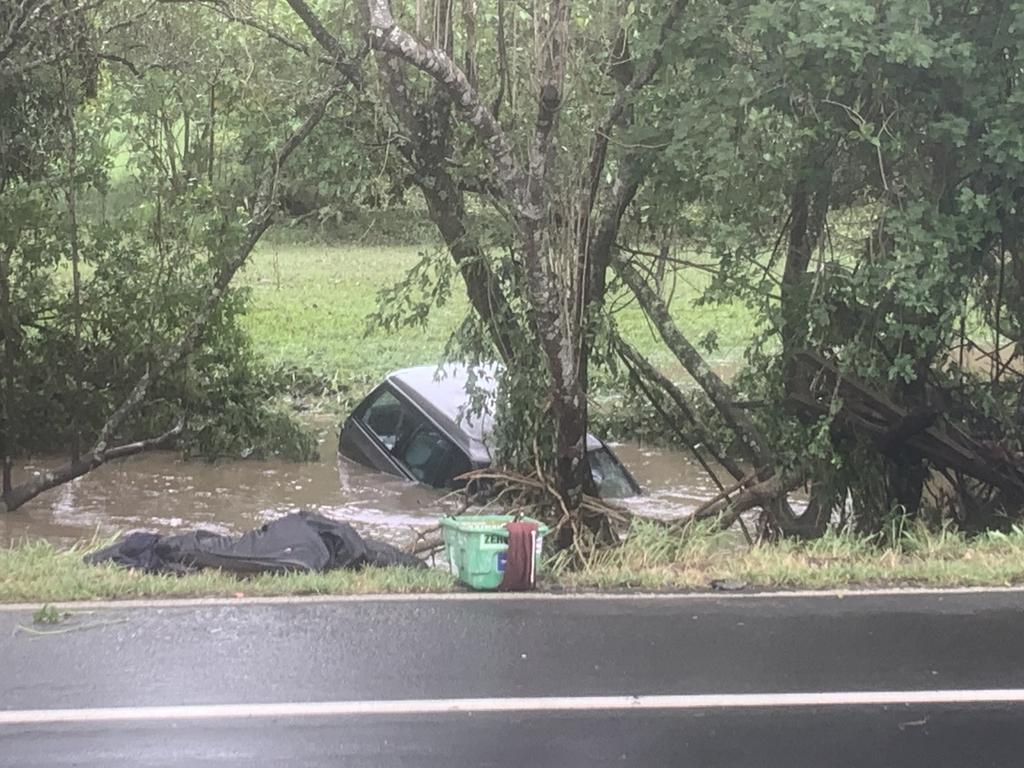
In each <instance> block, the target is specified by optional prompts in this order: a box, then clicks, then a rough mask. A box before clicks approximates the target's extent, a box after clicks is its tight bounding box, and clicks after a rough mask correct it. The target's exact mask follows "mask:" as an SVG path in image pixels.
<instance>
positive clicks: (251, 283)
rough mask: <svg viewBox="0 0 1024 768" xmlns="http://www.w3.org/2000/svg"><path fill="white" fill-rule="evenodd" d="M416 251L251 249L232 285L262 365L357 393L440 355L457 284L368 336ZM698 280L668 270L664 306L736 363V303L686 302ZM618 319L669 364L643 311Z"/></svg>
mask: <svg viewBox="0 0 1024 768" xmlns="http://www.w3.org/2000/svg"><path fill="white" fill-rule="evenodd" d="M422 250H423V249H421V248H415V247H360V246H350V245H312V244H311V245H276V244H274V243H265V244H263V245H261V246H260V248H259V250H258V251H257V252H256V253H255V254H254V255H253V258H252V261H251V263H250V264H249V265H248V266H247V267H246V270H245V272H244V273H243V274H242V275H241V276H240V279H239V284H240V285H244V286H247V287H249V288H250V289H251V291H252V300H251V303H250V308H249V310H248V312H247V314H246V316H245V318H244V325H245V327H246V328H247V330H248V331H249V332H250V334H251V336H252V339H253V342H254V344H255V346H256V349H257V351H258V352H259V353H260V354H261V355H262V356H263V357H264V358H265V359H266V360H267V361H268V362H269V363H271V364H273V365H281V366H285V367H289V368H296V369H299V370H301V371H305V372H307V373H309V374H311V375H312V376H315V377H317V378H319V379H322V380H324V381H325V382H329V383H331V384H333V385H335V386H341V387H350V388H352V389H354V390H360V389H365V388H366V387H369V386H371V385H372V383H373V382H375V381H377V380H378V379H379V378H380V377H381V376H382V375H383V374H385V373H386V372H388V371H390V370H394V369H396V368H401V367H405V366H411V365H422V364H433V363H437V362H439V361H440V360H441V358H442V356H443V351H444V347H445V343H446V341H447V340H448V337H449V335H450V334H451V333H452V331H454V330H455V328H456V327H457V326H458V324H459V322H460V320H461V319H462V317H463V316H464V315H465V312H466V309H467V302H466V299H465V296H464V294H463V293H462V286H461V284H460V283H458V282H456V284H455V285H454V286H453V300H452V301H451V302H449V303H448V304H446V305H445V306H444V307H442V308H440V309H436V310H434V312H433V313H432V314H431V317H430V318H429V320H428V322H427V324H426V326H425V327H423V328H409V329H403V330H401V331H400V332H396V333H393V334H388V333H386V332H383V331H376V332H373V333H367V330H366V328H367V323H366V321H367V318H368V317H369V316H370V314H372V313H373V312H374V310H375V309H376V307H377V294H378V292H379V291H380V290H381V289H383V288H385V287H388V286H390V285H392V284H394V283H395V282H396V281H397V280H399V279H400V278H401V277H402V276H403V274H405V272H406V270H408V269H409V268H410V267H411V266H413V264H415V263H416V261H417V260H418V259H419V253H420V252H421V251H422ZM703 285H704V277H703V275H701V274H700V273H696V274H689V273H681V274H679V275H678V276H677V285H676V290H675V294H674V301H673V305H672V308H673V312H674V314H675V316H676V319H677V320H678V322H679V324H680V327H681V328H682V329H683V330H684V332H686V333H688V334H690V337H691V339H693V340H697V339H699V338H701V337H703V336H704V335H705V334H707V333H708V332H709V331H712V330H713V331H715V332H716V333H717V334H718V337H719V344H720V347H721V348H720V350H719V351H718V352H716V354H715V355H712V356H711V361H712V362H713V363H717V364H720V365H724V366H729V365H732V364H735V362H736V361H737V360H738V359H739V357H740V356H741V354H742V348H743V345H744V343H745V342H746V341H747V340H748V339H749V338H750V335H751V333H752V329H751V327H750V317H751V316H750V314H749V313H748V312H747V310H746V309H745V308H744V307H742V306H740V305H730V306H718V307H694V306H693V301H694V299H695V298H696V297H697V296H698V295H699V292H700V290H701V289H702V287H703ZM618 304H622V305H623V309H622V310H621V311H620V312H619V313H618V315H617V317H618V322H619V325H620V328H621V329H622V332H623V334H624V335H625V336H626V338H628V339H630V340H631V341H632V342H633V343H635V344H636V345H637V346H638V347H639V348H640V349H641V350H642V351H643V352H644V353H645V354H647V355H649V356H650V357H651V358H652V359H653V360H654V361H655V362H656V363H657V364H658V365H659V366H661V367H663V368H664V369H666V370H668V371H672V370H675V365H674V362H673V359H672V356H671V354H670V353H669V352H668V350H667V349H665V347H664V345H663V344H661V342H660V341H659V340H658V339H656V338H655V337H654V335H653V333H652V332H651V330H650V328H649V326H648V324H647V322H646V320H645V318H644V316H643V313H642V312H641V311H640V310H639V309H638V308H637V307H636V306H635V305H632V304H628V302H625V301H624V300H620V301H619V302H616V306H618Z"/></svg>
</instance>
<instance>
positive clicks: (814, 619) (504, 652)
mask: <svg viewBox="0 0 1024 768" xmlns="http://www.w3.org/2000/svg"><path fill="white" fill-rule="evenodd" d="M1022 607H1024V593H1020V592H995V593H976V594H951V593H945V594H915V595H877V596H852V595H848V596H844V597H842V598H841V599H840V598H838V597H835V596H819V597H782V596H764V597H742V596H741V597H697V598H694V597H677V598H655V599H643V598H612V599H605V598H596V597H594V598H550V599H548V598H542V599H537V598H531V599H515V598H512V599H509V598H504V599H455V600H439V599H430V598H426V599H418V600H415V599H397V600H395V599H391V600H372V599H371V600H348V601H306V602H301V603H294V604H282V603H278V602H258V603H251V604H235V605H232V604H223V603H222V604H204V605H200V606H170V607H168V606H163V607H160V606H158V607H112V608H101V609H94V610H92V611H91V612H85V611H79V612H77V613H74V615H72V616H71V618H70V619H68V620H67V622H65V623H64V624H61V625H58V626H56V627H53V628H43V627H38V626H34V625H32V623H31V618H32V616H31V610H28V609H26V610H22V611H13V610H3V611H0V659H2V661H3V669H4V673H3V675H2V676H0V745H2V749H0V765H4V766H6V765H10V766H33V765H40V766H41V765H88V766H93V765H95V766H100V765H103V766H106V765H114V764H126V765H133V766H135V765H145V766H148V765H186V764H187V765H213V764H217V765H247V766H251V765H280V764H282V763H284V762H287V761H294V764H295V765H358V766H363V765H365V766H382V767H384V766H405V765H410V766H412V765H416V766H419V765H423V766H434V765H438V766H441V765H445V766H477V765H493V766H502V767H503V766H519V765H531V766H535V765H552V766H575V765H580V766H594V765H639V766H662V765H665V766H669V765H671V766H679V765H695V766H717V765H722V766H734V765H744V766H745V765H749V766H776V765H777V766H783V765H785V766H787V767H789V766H803V765H808V766H811V765H813V766H847V765H849V766H869V765H878V766H895V765H899V766H929V768H931V767H932V766H972V767H973V766H1003V765H1006V766H1016V765H1020V764H1021V760H1020V755H1021V754H1022V753H1024V752H1022V749H1024V729H1022V728H1020V723H1021V722H1022V721H1024V664H1022V663H1021V662H1022V660H1024V659H1022V656H1024V651H1022V650H1021V644H1020V642H1019V641H1018V638H1020V637H1021V636H1022V632H1024V612H1022V610H1021V608H1022ZM25 628H28V631H26V629H25ZM47 631H50V632H53V634H38V633H39V632H47ZM655 697H658V698H655Z"/></svg>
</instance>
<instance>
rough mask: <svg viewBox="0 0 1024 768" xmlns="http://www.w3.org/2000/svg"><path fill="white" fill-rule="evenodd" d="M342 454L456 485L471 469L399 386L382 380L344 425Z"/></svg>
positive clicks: (412, 477) (414, 476) (417, 477)
mask: <svg viewBox="0 0 1024 768" xmlns="http://www.w3.org/2000/svg"><path fill="white" fill-rule="evenodd" d="M339 450H340V451H341V453H342V454H343V455H345V456H348V457H349V458H351V459H354V460H356V461H358V462H360V463H362V464H366V465H369V466H372V467H374V468H375V469H378V470H381V471H382V472H388V473H390V474H393V475H401V476H403V477H406V478H408V479H410V480H416V481H418V482H421V483H425V484H426V485H431V486H434V487H435V488H446V487H451V486H453V485H454V478H455V477H457V476H458V475H461V474H462V473H464V472H468V471H469V470H470V469H471V466H470V462H469V457H467V456H466V454H465V452H463V451H462V450H461V449H460V448H458V447H457V446H456V445H455V443H454V442H453V441H452V440H451V439H449V438H448V437H447V435H445V434H444V432H443V431H442V430H441V429H440V428H438V427H437V425H435V424H434V423H433V422H431V421H430V420H429V419H428V418H427V417H426V416H425V415H424V414H423V412H422V411H420V410H419V408H417V407H416V405H415V404H413V403H412V402H410V401H409V400H408V399H407V398H406V397H405V396H404V395H403V394H402V393H401V392H399V391H396V390H395V389H393V388H392V387H391V386H389V385H387V384H384V385H381V386H380V387H378V388H377V389H376V390H374V391H373V392H372V393H370V395H369V396H368V397H367V398H366V399H365V400H364V401H363V402H362V403H361V404H360V405H359V407H358V408H356V410H355V411H354V412H353V413H352V416H350V417H349V419H348V421H346V423H345V428H344V429H343V430H342V434H341V440H340V443H339Z"/></svg>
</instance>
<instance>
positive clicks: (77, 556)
mask: <svg viewBox="0 0 1024 768" xmlns="http://www.w3.org/2000/svg"><path fill="white" fill-rule="evenodd" d="M88 549H89V546H87V545H82V546H78V547H73V548H71V549H60V548H58V547H55V546H54V545H53V544H50V543H49V542H46V541H42V540H34V541H31V542H28V543H24V544H19V545H17V546H14V547H11V548H9V549H6V550H0V602H3V603H18V602H35V601H40V602H55V601H69V600H125V599H129V598H140V597H212V596H227V597H231V596H240V595H245V596H271V595H347V594H372V593H405V592H444V591H447V590H449V589H452V588H453V587H454V581H453V580H452V578H451V576H449V575H448V574H447V573H445V572H443V571H439V570H436V569H424V570H414V569H410V568H366V569H364V570H362V571H331V572H328V573H296V574H287V575H280V576H266V575H264V576H253V577H249V578H239V577H236V576H234V575H232V574H226V573H222V572H220V571H213V570H209V571H201V572H199V573H195V574H190V575H188V576H157V575H152V574H145V573H139V572H136V571H130V570H127V569H125V568H121V567H119V566H115V565H102V566H96V565H86V564H85V563H83V562H82V555H83V554H84V553H85V552H87V551H88Z"/></svg>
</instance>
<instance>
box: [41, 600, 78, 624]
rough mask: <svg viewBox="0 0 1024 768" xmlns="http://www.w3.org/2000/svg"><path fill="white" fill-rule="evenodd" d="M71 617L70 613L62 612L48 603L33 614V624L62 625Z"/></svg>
mask: <svg viewBox="0 0 1024 768" xmlns="http://www.w3.org/2000/svg"><path fill="white" fill-rule="evenodd" d="M70 616H71V614H70V613H67V612H66V611H65V612H62V611H60V610H58V609H57V607H56V606H54V605H51V604H50V603H46V604H45V605H43V607H42V608H40V609H39V610H38V611H36V612H35V613H33V614H32V622H33V623H34V624H60V623H61V622H62V621H64V620H65V619H67V618H68V617H70Z"/></svg>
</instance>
